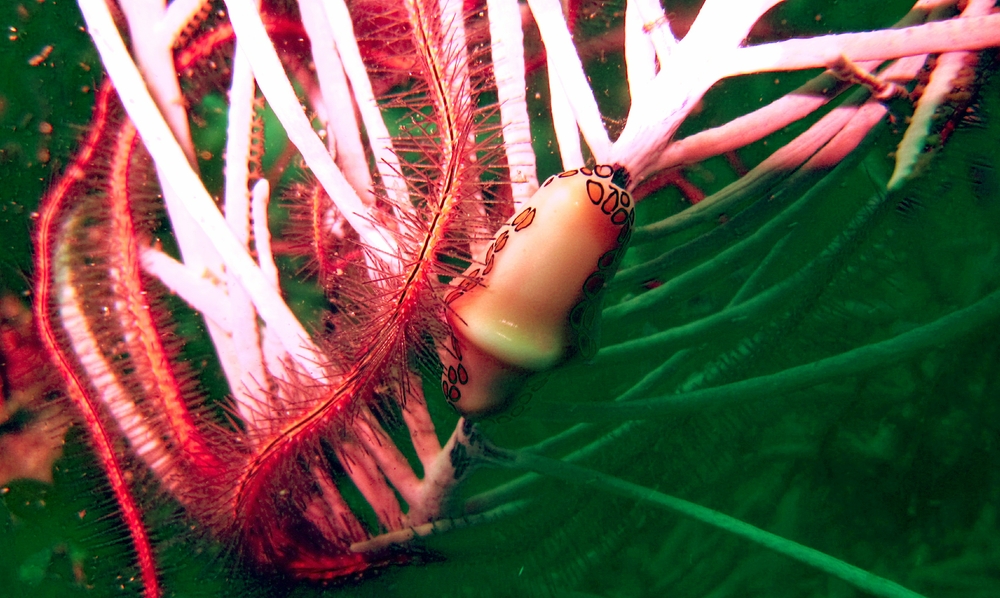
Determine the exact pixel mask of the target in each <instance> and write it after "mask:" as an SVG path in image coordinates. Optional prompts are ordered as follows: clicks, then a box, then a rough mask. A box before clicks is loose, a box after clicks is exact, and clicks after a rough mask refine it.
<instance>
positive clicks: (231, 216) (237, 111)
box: [225, 41, 268, 429]
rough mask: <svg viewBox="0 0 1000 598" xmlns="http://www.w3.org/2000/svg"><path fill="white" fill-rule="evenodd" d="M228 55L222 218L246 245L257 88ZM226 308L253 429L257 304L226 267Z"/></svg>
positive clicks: (259, 358)
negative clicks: (230, 76) (230, 64)
mask: <svg viewBox="0 0 1000 598" xmlns="http://www.w3.org/2000/svg"><path fill="white" fill-rule="evenodd" d="M239 46H240V42H239V41H237V42H236V48H237V51H235V52H234V56H233V80H232V83H231V85H230V87H229V121H228V124H227V128H226V183H225V218H226V222H227V223H229V229H230V230H231V231H233V235H234V236H235V237H236V240H237V241H239V243H240V244H241V245H242V246H243V247H244V248H245V249H249V243H250V190H249V188H248V185H249V180H250V151H251V139H252V135H253V131H252V129H253V126H254V114H253V101H254V95H255V91H256V89H257V86H256V84H255V83H254V80H253V71H251V70H250V63H248V62H247V61H246V59H245V58H244V57H243V56H242V55H241V54H240V53H239V51H238V48H239ZM226 278H227V289H228V293H229V312H230V313H231V314H232V318H233V320H234V327H233V329H232V336H233V348H234V349H235V354H236V355H235V356H236V364H237V365H238V372H236V375H237V376H238V378H237V379H236V380H235V381H232V380H231V381H230V390H231V391H232V393H233V400H234V402H235V404H236V408H237V411H238V412H239V414H240V416H241V417H242V419H243V421H244V423H246V425H247V426H249V427H250V428H252V429H258V428H259V427H260V426H261V422H262V421H263V420H265V419H266V417H267V414H268V408H267V403H268V399H267V392H266V390H265V386H264V385H265V384H266V381H267V378H266V376H265V374H264V356H263V354H262V353H261V350H260V329H259V327H258V326H257V310H256V309H254V306H253V303H252V302H251V301H250V297H248V296H247V294H246V291H244V290H243V287H241V286H240V284H239V281H238V280H237V279H236V277H234V276H233V275H232V273H227V275H226Z"/></svg>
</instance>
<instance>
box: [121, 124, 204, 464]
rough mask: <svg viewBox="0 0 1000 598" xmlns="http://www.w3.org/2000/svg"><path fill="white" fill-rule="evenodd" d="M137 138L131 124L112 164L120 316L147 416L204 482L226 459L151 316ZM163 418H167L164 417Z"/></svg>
mask: <svg viewBox="0 0 1000 598" xmlns="http://www.w3.org/2000/svg"><path fill="white" fill-rule="evenodd" d="M137 143H138V136H137V134H136V130H135V126H134V125H133V124H132V122H131V121H126V122H125V123H124V124H123V125H122V126H121V128H120V129H119V132H118V137H117V139H116V140H115V149H114V152H113V155H112V159H111V172H110V175H111V176H110V181H109V186H108V208H109V210H108V211H107V214H108V221H109V229H110V231H109V232H110V234H109V235H108V237H107V246H106V248H107V250H108V251H107V253H108V255H109V256H110V257H109V260H111V261H112V264H111V267H112V268H113V269H114V270H115V273H114V274H115V275H114V276H113V278H114V284H115V286H116V288H115V290H114V294H115V297H116V298H117V300H118V301H117V303H116V308H117V314H118V317H119V318H120V319H121V320H122V327H123V328H124V330H125V332H124V335H123V336H124V340H125V344H126V347H127V350H128V357H129V361H130V362H131V365H132V368H133V371H134V374H133V376H134V377H135V378H138V379H139V381H140V382H139V385H140V386H143V387H144V389H143V390H144V391H145V393H146V396H147V398H148V399H151V400H152V401H153V405H152V406H151V408H150V409H148V410H147V411H151V412H152V414H151V416H149V417H148V418H149V419H151V420H152V421H157V420H159V419H162V421H163V424H164V425H162V426H158V428H159V429H160V431H161V434H162V435H163V436H164V437H166V438H168V439H170V442H171V444H172V445H173V446H174V447H175V448H174V450H173V451H172V452H173V454H174V455H176V456H177V457H178V458H179V460H182V461H183V462H185V464H186V465H187V466H189V467H190V468H191V469H192V470H193V472H194V473H195V474H196V475H197V476H198V477H200V478H201V479H203V480H204V479H212V478H214V477H216V476H218V475H219V474H220V473H221V472H222V469H223V464H222V461H221V459H220V458H219V456H218V455H216V454H215V452H214V451H213V450H212V449H211V448H209V446H208V444H207V441H206V440H205V438H204V437H203V432H202V431H201V430H199V429H198V426H197V425H196V423H195V421H194V419H193V416H192V414H191V412H190V410H189V408H188V405H187V402H186V401H185V399H184V397H183V393H182V391H181V385H180V384H179V383H178V381H177V378H176V377H175V375H174V371H173V368H172V367H171V365H170V360H169V358H168V354H167V351H166V349H165V348H164V346H163V343H162V342H161V340H160V331H159V330H158V329H157V327H156V325H155V323H154V322H153V317H152V314H151V313H150V310H151V304H150V302H149V300H148V297H149V295H148V292H147V290H146V289H145V288H144V286H143V283H142V279H141V271H140V266H139V240H138V232H137V231H136V228H135V224H134V223H133V215H132V210H133V205H134V203H135V202H134V201H133V199H132V198H131V197H130V193H129V174H130V173H129V171H130V167H131V165H132V161H133V155H134V152H135V150H136V149H137ZM159 414H162V416H161V415H159Z"/></svg>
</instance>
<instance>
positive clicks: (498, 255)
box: [438, 165, 635, 419]
mask: <svg viewBox="0 0 1000 598" xmlns="http://www.w3.org/2000/svg"><path fill="white" fill-rule="evenodd" d="M628 180H629V175H628V172H627V171H626V170H625V169H624V168H623V167H621V166H618V165H615V166H609V165H599V166H596V167H594V168H579V169H576V170H569V171H566V172H563V173H560V174H557V175H553V176H551V177H549V179H548V180H546V181H545V183H544V184H542V186H541V187H540V188H539V190H538V191H537V192H536V193H535V195H534V196H532V198H531V200H530V201H528V202H527V204H526V205H525V206H524V207H523V208H522V209H521V210H520V211H519V212H518V213H517V215H515V216H514V217H513V218H512V219H511V220H510V221H509V222H507V223H506V224H505V225H504V226H502V227H501V228H500V230H499V231H497V233H496V235H495V236H494V238H493V242H492V243H491V244H490V245H489V247H488V248H487V250H486V251H485V253H484V254H483V255H481V256H475V257H474V259H473V263H472V265H470V266H469V267H468V269H466V271H465V273H464V274H463V275H462V276H460V277H457V278H456V279H455V282H454V283H453V284H454V285H455V288H454V290H452V291H451V292H450V293H449V294H448V295H447V296H446V297H445V302H446V303H447V304H448V323H449V325H450V327H451V338H450V342H448V343H445V345H444V346H441V347H439V349H438V353H439V355H440V357H441V362H442V365H443V366H444V371H443V374H442V389H443V391H444V395H445V397H446V398H447V399H448V401H449V402H450V403H451V405H452V406H453V407H454V408H455V409H456V410H457V411H458V412H459V413H461V414H462V415H464V416H466V417H468V418H471V419H476V418H481V417H486V416H489V415H493V414H495V413H498V412H500V411H502V410H504V409H505V408H506V407H507V406H508V405H509V404H510V402H511V400H512V399H513V398H514V397H515V396H516V395H517V392H518V390H519V389H520V387H521V385H522V384H523V382H524V381H525V380H526V379H527V377H528V376H530V375H531V374H532V373H535V372H540V371H544V370H547V369H550V368H553V367H555V366H557V365H559V364H561V363H563V362H565V361H566V360H567V359H569V358H571V357H573V356H574V355H577V354H579V355H582V356H583V357H584V358H589V357H591V356H593V354H594V352H595V351H596V348H597V336H598V327H599V315H600V311H601V300H602V289H603V288H604V283H605V281H607V280H609V279H610V278H611V277H612V276H614V273H615V271H616V270H617V268H618V264H619V262H621V258H622V255H624V253H625V250H626V248H627V247H628V241H629V238H630V237H631V232H632V225H633V223H634V221H635V214H634V212H633V202H632V197H631V195H630V194H629V193H628V192H627V191H626V190H625V188H626V187H627V186H628Z"/></svg>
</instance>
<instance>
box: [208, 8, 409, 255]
mask: <svg viewBox="0 0 1000 598" xmlns="http://www.w3.org/2000/svg"><path fill="white" fill-rule="evenodd" d="M226 6H227V7H228V8H229V18H230V21H231V22H232V24H233V29H234V30H235V31H236V36H237V37H238V38H239V39H240V41H241V42H243V43H242V44H241V45H240V51H242V52H243V53H244V55H245V56H246V57H247V58H248V59H249V61H250V65H251V66H252V67H253V72H254V76H255V77H256V78H257V83H258V84H259V85H260V88H261V91H263V92H264V96H265V97H266V98H267V101H268V103H269V104H270V105H271V108H272V109H273V110H274V113H275V115H276V116H277V117H278V120H279V121H281V125H282V126H283V127H284V128H285V132H286V133H287V134H288V139H289V140H290V141H291V142H292V143H293V144H295V147H296V148H298V150H299V153H301V154H302V158H303V159H304V160H305V162H306V164H307V165H308V166H309V169H310V170H312V172H313V174H314V175H315V176H316V178H317V179H318V180H319V182H320V184H321V185H323V188H324V189H325V190H326V193H327V195H329V196H330V199H332V200H333V202H334V203H335V204H336V205H337V208H338V209H339V210H340V213H341V214H343V215H344V218H346V219H347V221H348V222H350V224H351V226H352V227H353V228H354V230H355V231H356V232H357V233H358V236H360V237H361V240H362V241H363V242H364V243H365V244H366V245H368V246H369V247H371V248H372V249H374V250H375V251H378V252H381V253H383V254H385V255H395V254H396V247H395V243H393V242H392V241H391V238H390V237H389V236H388V235H384V234H383V233H382V232H381V231H379V230H378V229H377V228H376V227H375V226H374V225H373V224H372V222H371V220H369V219H368V217H369V213H368V208H367V207H366V206H365V205H364V203H363V202H362V201H361V198H360V197H358V194H357V193H355V192H354V189H353V188H352V187H351V185H350V184H349V183H348V182H347V179H345V178H344V175H343V174H342V173H341V172H340V169H339V168H337V165H336V164H334V163H333V159H332V158H331V157H330V154H329V152H327V150H326V147H325V146H324V145H323V142H322V141H320V139H319V137H318V136H317V135H316V131H314V130H313V128H312V124H310V122H309V119H308V118H307V117H306V115H305V113H304V112H303V111H302V105H301V104H300V103H299V99H298V97H296V95H295V90H294V89H293V87H292V84H291V82H290V81H289V80H288V75H287V74H286V73H285V70H284V68H283V67H282V66H281V61H280V60H279V59H278V53H277V51H276V50H275V48H274V46H273V45H272V44H271V40H270V38H268V36H267V31H266V30H265V29H264V23H263V22H262V21H261V20H260V15H259V14H258V13H257V11H256V10H254V9H253V7H252V5H250V4H248V3H246V2H243V1H240V0H227V2H226Z"/></svg>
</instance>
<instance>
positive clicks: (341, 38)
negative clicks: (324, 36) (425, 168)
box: [323, 0, 409, 203]
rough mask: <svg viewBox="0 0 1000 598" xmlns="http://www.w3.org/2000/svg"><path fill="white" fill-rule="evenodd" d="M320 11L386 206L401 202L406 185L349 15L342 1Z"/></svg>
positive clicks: (330, 1)
mask: <svg viewBox="0 0 1000 598" xmlns="http://www.w3.org/2000/svg"><path fill="white" fill-rule="evenodd" d="M323 11H324V13H325V14H326V18H327V23H328V25H329V26H330V31H331V32H332V33H333V39H334V42H335V43H336V44H337V52H338V53H339V54H340V58H341V60H342V62H343V65H344V72H345V73H346V74H347V78H348V80H350V82H351V91H352V92H353V94H354V101H355V102H356V103H357V106H358V112H359V113H360V114H361V121H362V122H363V123H364V124H365V130H366V131H367V132H368V145H369V147H370V148H371V150H372V154H373V155H374V157H375V169H376V170H377V171H378V173H379V176H380V177H381V178H382V185H384V186H385V190H386V194H387V195H388V197H389V200H390V202H392V203H399V202H402V201H405V200H406V198H407V197H408V195H409V194H408V192H407V190H406V181H404V180H403V178H402V176H401V174H400V173H401V172H402V169H401V168H400V165H399V160H398V159H397V158H396V152H394V151H393V149H392V138H391V137H390V136H389V129H387V128H386V126H385V120H383V118H382V111H381V109H379V106H378V102H377V101H376V100H375V92H374V91H372V84H371V80H370V79H369V78H368V71H367V69H366V68H365V63H364V61H363V60H362V59H361V50H360V49H359V48H358V40H357V38H356V37H355V35H354V25H353V24H352V22H351V13H350V12H348V10H347V5H345V4H344V0H329V1H328V2H325V3H324V4H323Z"/></svg>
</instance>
